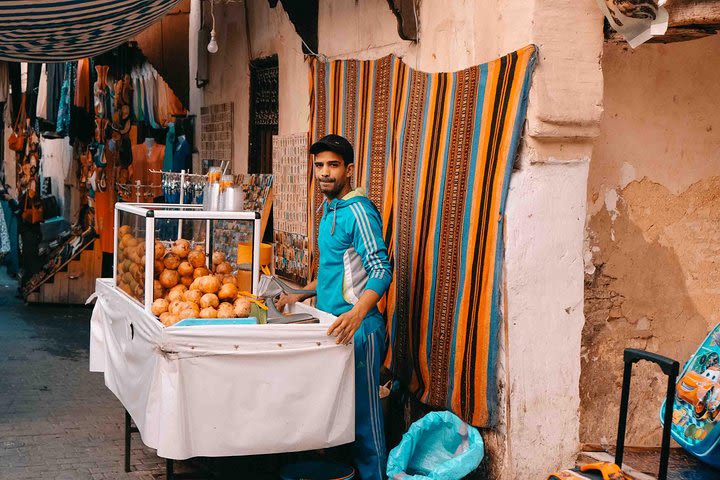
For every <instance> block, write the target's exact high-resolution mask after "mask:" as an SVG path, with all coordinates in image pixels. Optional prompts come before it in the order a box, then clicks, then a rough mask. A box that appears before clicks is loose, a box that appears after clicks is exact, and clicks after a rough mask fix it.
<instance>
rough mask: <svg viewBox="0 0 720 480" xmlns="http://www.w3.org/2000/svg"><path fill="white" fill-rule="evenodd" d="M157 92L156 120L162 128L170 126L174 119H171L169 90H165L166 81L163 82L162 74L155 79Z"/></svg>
mask: <svg viewBox="0 0 720 480" xmlns="http://www.w3.org/2000/svg"><path fill="white" fill-rule="evenodd" d="M155 92H156V94H157V101H156V103H157V108H156V110H155V120H157V122H158V123H159V124H160V126H162V127H165V126H169V124H170V122H172V118H170V109H169V105H168V96H167V88H165V80H163V78H162V77H161V76H160V74H158V75H156V77H155Z"/></svg>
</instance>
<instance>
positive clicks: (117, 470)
mask: <svg viewBox="0 0 720 480" xmlns="http://www.w3.org/2000/svg"><path fill="white" fill-rule="evenodd" d="M15 290H16V285H15V284H14V282H12V281H11V280H10V279H9V278H8V277H7V276H5V273H4V270H0V480H36V479H37V480H85V479H93V480H97V479H112V480H138V479H143V480H153V479H164V478H165V462H164V460H162V459H160V458H158V457H157V456H156V455H155V451H154V450H152V449H150V448H147V447H145V446H144V445H143V444H142V442H141V441H140V438H139V436H138V435H137V434H134V435H133V440H132V462H131V465H132V469H131V470H132V471H131V472H130V473H125V471H124V457H123V452H124V410H123V407H122V405H121V404H120V402H119V401H118V400H117V399H116V398H115V396H114V395H113V394H112V393H111V392H110V391H109V390H108V389H107V388H106V387H105V384H104V381H103V376H102V374H99V373H90V372H89V371H88V345H89V330H90V329H89V320H90V315H91V310H90V308H87V307H70V306H61V305H53V306H40V305H25V304H24V303H23V302H22V301H21V300H18V299H17V298H15ZM298 458H299V454H288V455H271V456H256V457H236V458H225V459H194V460H192V461H184V462H176V468H175V471H176V472H181V473H184V474H185V475H183V476H182V478H197V479H206V478H207V479H210V478H212V479H253V480H255V479H257V480H265V479H268V480H269V479H277V478H278V470H279V468H280V467H281V466H282V465H284V464H286V463H288V462H291V461H293V460H296V459H298ZM627 460H628V461H629V463H630V464H631V465H633V466H636V467H640V468H639V469H640V470H643V471H652V470H654V469H655V468H656V467H655V466H654V463H653V460H654V459H653V458H652V457H649V456H645V457H643V458H639V457H638V458H634V459H633V458H631V455H628V457H627ZM672 463H673V465H672V469H671V474H670V477H669V478H670V479H672V480H710V479H718V478H720V472H719V471H716V470H711V469H709V468H707V467H703V466H701V465H698V463H697V462H695V461H694V460H693V459H692V458H691V457H689V456H687V455H685V454H684V453H683V452H682V451H674V452H673V462H672ZM179 478H180V477H179ZM528 480H530V479H528Z"/></svg>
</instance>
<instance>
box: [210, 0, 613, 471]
mask: <svg viewBox="0 0 720 480" xmlns="http://www.w3.org/2000/svg"><path fill="white" fill-rule="evenodd" d="M247 4H248V12H249V18H248V20H249V22H248V23H249V26H250V32H251V34H250V47H249V48H250V51H251V52H252V54H251V56H252V57H256V56H267V55H271V54H275V53H277V54H278V55H279V63H280V132H281V133H294V132H298V131H305V130H306V129H307V125H308V123H307V120H308V114H309V109H308V98H307V69H306V67H305V65H304V64H303V63H302V55H301V53H300V42H299V39H298V37H297V35H295V34H294V32H293V31H292V26H291V25H290V24H289V21H288V20H287V16H286V15H285V13H284V12H282V9H281V8H282V7H281V5H280V4H278V7H276V9H275V10H270V9H269V7H268V3H267V1H266V0H247ZM242 10H243V9H242V8H241V7H238V6H234V7H224V10H223V12H224V13H221V14H220V15H217V14H216V17H217V18H218V25H217V27H216V28H217V29H218V34H219V38H220V40H219V41H220V48H221V52H219V53H218V54H216V55H215V56H214V58H213V59H212V61H211V65H210V82H211V86H210V87H209V88H207V89H206V91H205V93H204V97H205V98H204V102H205V103H206V104H207V103H216V102H220V101H227V100H228V99H235V101H236V107H235V112H236V114H235V120H236V127H235V128H236V135H235V147H236V149H235V151H236V155H240V157H239V158H238V159H237V160H236V162H235V169H236V171H242V168H247V167H246V165H247V161H246V152H247V135H248V133H247V117H246V112H247V105H248V103H247V95H248V69H247V59H248V55H247V51H248V47H247V45H245V43H243V42H245V39H244V34H243V30H242V28H243V22H244V17H243V15H244V13H243V11H242ZM568 25H571V26H572V28H566V27H567V26H568ZM419 26H420V40H419V42H418V43H417V44H415V43H411V42H407V41H403V40H400V38H399V37H398V35H397V24H396V20H395V17H394V16H393V15H392V13H391V12H390V9H389V7H388V4H387V1H386V0H363V1H360V2H357V1H355V0H320V5H319V21H318V33H319V51H320V53H321V54H324V55H326V56H327V57H329V58H331V59H334V58H378V57H381V56H383V55H387V54H389V53H394V54H396V55H399V56H401V57H403V59H404V61H405V62H406V63H408V64H409V65H411V66H412V67H414V68H417V69H419V70H423V71H430V72H436V71H452V70H459V69H462V68H465V67H468V66H471V65H477V64H480V63H483V62H486V61H489V60H492V59H494V58H497V57H498V56H500V55H502V54H505V53H508V52H511V51H513V50H515V49H518V48H521V47H523V46H525V45H528V44H530V43H534V44H536V45H537V46H538V47H539V51H540V54H539V60H538V64H537V68H536V74H535V76H534V79H533V88H532V91H531V94H530V105H529V113H528V122H527V128H526V135H525V136H524V138H523V144H522V147H521V153H520V157H519V160H518V162H517V167H518V171H517V172H516V173H515V174H514V175H513V177H512V181H511V186H510V193H509V198H508V207H507V223H506V230H507V232H508V236H507V241H506V253H505V258H506V263H505V272H506V275H505V286H504V290H505V294H504V295H503V300H504V303H505V318H506V327H507V328H506V331H505V334H504V335H503V343H502V345H501V348H502V353H501V355H500V356H501V358H502V359H503V360H502V361H501V362H500V365H499V366H498V368H499V369H500V370H501V372H502V373H501V374H500V378H503V379H504V381H503V382H502V383H503V390H502V406H501V408H502V407H505V409H504V410H505V412H504V413H505V415H504V416H503V420H502V423H501V425H500V426H499V428H498V430H497V435H488V436H487V437H486V440H490V444H491V449H492V456H493V458H494V469H495V470H494V472H493V478H505V479H528V478H543V476H546V475H547V473H548V472H549V471H551V470H552V469H554V468H557V467H560V466H563V465H569V464H572V462H573V460H574V455H575V453H576V451H577V448H578V429H579V423H578V408H579V395H578V384H579V377H580V360H579V358H580V340H581V335H580V332H581V330H582V325H583V323H584V317H583V311H582V308H580V306H581V305H582V299H583V282H582V279H583V262H582V251H583V250H582V244H583V240H584V224H585V208H586V198H587V196H586V188H587V170H588V161H589V158H590V154H591V149H592V139H593V137H594V136H596V135H597V133H598V123H599V117H600V113H601V109H602V107H601V102H602V98H601V96H602V73H601V71H600V65H599V57H600V54H601V51H602V17H601V15H600V13H599V11H598V9H597V6H596V3H595V1H594V0H580V1H578V0H543V1H538V0H476V1H469V0H449V1H448V0H423V1H422V2H421V7H420V11H419ZM230 41H232V42H235V45H232V46H229V45H228V42H230ZM223 49H225V50H223ZM223 52H224V53H223ZM221 53H222V55H221ZM213 82H214V84H213ZM548 232H555V233H553V234H551V235H549V234H548ZM550 345H552V346H556V345H560V346H562V348H549V347H548V346H550Z"/></svg>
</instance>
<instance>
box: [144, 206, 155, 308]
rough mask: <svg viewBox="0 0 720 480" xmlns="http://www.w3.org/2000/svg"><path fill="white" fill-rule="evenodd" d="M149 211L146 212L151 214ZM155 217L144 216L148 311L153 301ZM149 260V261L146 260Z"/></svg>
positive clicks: (145, 287) (146, 304) (146, 301)
mask: <svg viewBox="0 0 720 480" xmlns="http://www.w3.org/2000/svg"><path fill="white" fill-rule="evenodd" d="M152 213H153V212H152V211H150V212H148V214H152ZM154 238H155V217H145V265H146V266H147V265H149V268H148V267H146V268H145V285H144V290H145V310H146V311H147V312H148V313H150V306H151V305H152V303H153V290H154V289H153V279H154V278H155V277H154V274H155V272H154V270H155V241H154ZM148 260H150V261H148Z"/></svg>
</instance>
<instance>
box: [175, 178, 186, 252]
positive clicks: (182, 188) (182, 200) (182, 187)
mask: <svg viewBox="0 0 720 480" xmlns="http://www.w3.org/2000/svg"><path fill="white" fill-rule="evenodd" d="M184 204H185V170H180V205H184ZM182 230H183V221H182V218H181V219H179V220H178V238H177V239H178V240H180V239H181V238H182Z"/></svg>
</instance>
